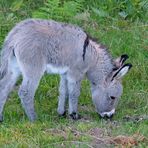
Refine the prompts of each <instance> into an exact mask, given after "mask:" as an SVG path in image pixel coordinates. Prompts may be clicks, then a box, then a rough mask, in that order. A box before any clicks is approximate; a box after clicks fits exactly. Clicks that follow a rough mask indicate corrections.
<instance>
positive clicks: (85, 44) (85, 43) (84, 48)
mask: <svg viewBox="0 0 148 148" xmlns="http://www.w3.org/2000/svg"><path fill="white" fill-rule="evenodd" d="M88 44H89V37H88V35H87V36H86V39H85V41H84V45H83V55H82V57H83V61H84V60H85V54H86V48H87V46H88Z"/></svg>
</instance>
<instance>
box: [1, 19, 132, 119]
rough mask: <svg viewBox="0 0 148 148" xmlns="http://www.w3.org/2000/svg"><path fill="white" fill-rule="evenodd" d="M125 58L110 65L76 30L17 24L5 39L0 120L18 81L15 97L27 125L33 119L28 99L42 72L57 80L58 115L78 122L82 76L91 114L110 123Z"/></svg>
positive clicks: (127, 66)
mask: <svg viewBox="0 0 148 148" xmlns="http://www.w3.org/2000/svg"><path fill="white" fill-rule="evenodd" d="M127 58H128V56H127V55H122V56H121V57H119V58H118V59H116V60H113V59H112V58H111V56H110V55H109V53H108V52H107V50H106V48H104V47H103V46H101V44H98V43H96V42H94V41H93V40H91V39H90V38H89V37H88V36H87V34H86V33H85V32H84V31H83V30H82V29H81V28H79V27H76V26H73V25H68V24H64V23H59V22H55V21H52V20H50V21H48V20H41V19H27V20H24V21H22V22H20V23H18V24H17V25H16V26H15V27H14V28H13V29H12V30H11V31H10V32H9V34H8V36H7V37H6V39H5V42H4V45H3V49H2V54H1V65H0V66H1V67H0V120H2V112H3V107H4V105H5V102H6V100H7V97H8V94H9V93H10V92H11V91H12V89H13V87H14V85H15V83H16V81H17V79H18V77H19V76H20V75H22V76H23V81H22V84H21V86H20V88H19V92H18V95H19V97H20V99H21V103H22V105H23V108H24V110H25V112H26V114H27V116H28V118H29V119H30V120H31V121H34V120H35V119H36V113H35V110H34V95H35V91H36V89H37V87H38V85H39V81H40V79H41V77H42V76H43V74H44V72H47V73H58V74H60V76H61V81H60V87H59V92H60V93H59V94H60V95H59V98H58V99H59V102H58V109H57V111H58V113H59V114H60V115H64V114H65V103H66V98H68V99H69V115H70V116H71V117H72V118H73V119H77V118H78V113H77V112H78V111H77V108H78V107H77V106H78V97H79V95H80V85H81V80H82V79H83V77H84V75H86V76H87V78H88V80H89V81H90V83H91V91H92V100H93V103H94V105H95V107H96V111H97V112H98V113H99V114H100V115H101V116H102V117H104V116H108V117H111V116H112V115H113V114H114V113H115V107H116V105H117V102H118V99H119V97H120V96H121V94H122V85H121V78H122V77H123V76H124V75H125V74H126V73H127V72H128V70H129V69H130V68H131V64H125V65H124V62H125V60H126V59H127Z"/></svg>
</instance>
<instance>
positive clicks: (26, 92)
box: [18, 74, 42, 121]
mask: <svg viewBox="0 0 148 148" xmlns="http://www.w3.org/2000/svg"><path fill="white" fill-rule="evenodd" d="M41 76H42V75H38V74H36V75H34V76H32V77H27V76H23V82H22V84H21V86H20V89H19V92H18V95H19V97H20V99H21V103H22V105H23V108H24V110H25V113H26V114H27V116H28V118H29V120H30V121H34V120H35V119H36V117H37V115H36V112H35V109H34V95H35V91H36V89H37V87H38V84H39V81H40V78H41Z"/></svg>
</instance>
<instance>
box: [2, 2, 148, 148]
mask: <svg viewBox="0 0 148 148" xmlns="http://www.w3.org/2000/svg"><path fill="white" fill-rule="evenodd" d="M32 2H33V1H32ZM5 7H6V6H5ZM26 8H27V7H25V6H24V7H23V8H22V10H21V12H22V11H25V12H26V11H27V12H28V11H29V10H28V9H26ZM35 9H36V7H35ZM32 11H33V10H32ZM10 13H12V12H7V14H6V16H4V15H3V14H2V15H1V17H0V18H1V19H2V20H3V22H0V26H5V25H8V27H6V30H5V31H3V32H1V33H2V34H1V37H0V45H2V43H3V40H4V37H5V36H6V34H7V32H8V31H9V30H10V28H12V26H13V25H14V24H15V23H16V22H19V21H20V20H22V19H24V18H27V17H29V16H30V15H31V14H28V15H27V14H26V13H25V15H24V16H23V17H22V16H21V14H19V13H16V12H15V13H14V14H13V15H14V16H15V17H13V18H15V19H13V21H12V22H11V21H10V19H8V20H7V19H6V20H4V18H5V17H7V16H8V14H10ZM75 23H77V24H79V25H80V26H81V27H83V28H84V29H85V30H86V31H87V32H88V33H89V34H90V35H91V36H93V37H95V38H97V39H98V40H100V42H101V43H103V44H105V45H107V46H108V47H109V50H110V52H111V54H112V55H113V57H117V56H120V55H121V54H124V53H127V54H128V55H129V57H130V59H129V62H130V63H132V64H133V68H132V70H131V71H130V72H129V74H128V75H127V76H126V77H125V78H124V80H123V85H124V93H123V95H122V97H121V99H120V101H119V105H118V107H117V111H116V114H115V116H114V118H113V120H112V121H109V120H103V119H100V118H99V117H98V115H97V113H96V112H95V108H94V106H93V104H92V101H91V94H90V86H89V82H88V81H87V80H84V81H83V83H82V88H81V95H80V98H79V112H80V114H81V115H82V119H81V120H78V121H72V120H71V119H69V118H68V117H67V118H60V117H59V116H58V114H57V111H56V109H57V101H58V100H57V97H58V85H59V76H58V75H45V76H44V77H43V78H42V80H41V82H40V85H39V88H38V90H37V92H36V96H35V107H36V111H37V113H38V120H37V121H36V122H34V123H30V122H29V121H28V119H27V117H26V115H25V113H24V111H23V109H22V106H21V104H20V100H19V98H18V95H17V89H18V87H19V84H20V83H21V79H20V80H19V81H18V83H17V85H16V88H15V90H14V91H13V92H12V93H11V94H10V96H9V100H8V101H7V103H6V106H5V109H4V122H3V123H0V147H4V148H5V147H6V148H7V147H10V148H12V147H14V148H15V147H23V148H28V147H31V148H36V147H67V148H68V147H74V148H75V147H82V148H85V147H95V146H96V147H97V146H98V147H99V146H100V147H107V145H106V144H107V142H108V139H109V140H110V141H112V139H113V138H114V137H116V136H119V135H122V136H127V137H134V136H135V135H136V136H135V139H136V140H137V141H138V144H137V145H135V147H147V145H148V141H147V138H148V126H147V125H148V119H144V117H146V116H148V40H147V37H148V26H147V24H144V23H142V22H140V21H135V22H130V21H128V20H122V19H118V18H116V19H114V20H110V19H109V20H106V19H104V21H102V18H101V22H100V20H99V19H98V20H97V19H96V18H93V17H92V18H89V19H88V20H85V21H78V20H77V21H76V22H75ZM127 115H128V116H129V119H125V117H127ZM135 117H138V118H139V117H141V120H140V119H139V120H138V121H137V120H135ZM92 131H93V132H92ZM94 131H95V132H96V133H95V132H94ZM142 135H143V136H144V137H145V138H144V139H143V140H140V137H142ZM110 143H111V142H110ZM104 145H105V146H104ZM112 146H113V145H112ZM118 146H119V145H118ZM129 146H130V145H128V146H127V147H129ZM109 147H111V145H109ZM119 147H120V146H119Z"/></svg>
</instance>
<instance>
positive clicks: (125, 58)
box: [114, 54, 129, 68]
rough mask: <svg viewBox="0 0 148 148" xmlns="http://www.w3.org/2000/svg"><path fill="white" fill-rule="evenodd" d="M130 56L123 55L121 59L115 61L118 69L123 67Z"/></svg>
mask: <svg viewBox="0 0 148 148" xmlns="http://www.w3.org/2000/svg"><path fill="white" fill-rule="evenodd" d="M128 58H129V57H128V55H127V54H123V55H121V56H120V57H119V58H117V59H115V60H114V62H115V66H116V67H117V68H120V67H121V66H123V64H124V62H125V61H126V60H127V59H128Z"/></svg>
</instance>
